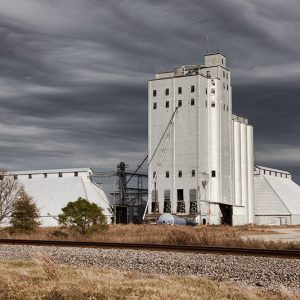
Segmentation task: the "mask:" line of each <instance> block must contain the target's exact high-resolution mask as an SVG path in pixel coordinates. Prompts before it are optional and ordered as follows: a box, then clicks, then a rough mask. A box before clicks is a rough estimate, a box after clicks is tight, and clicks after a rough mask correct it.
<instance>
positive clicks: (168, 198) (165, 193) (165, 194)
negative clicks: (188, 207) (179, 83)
mask: <svg viewBox="0 0 300 300" xmlns="http://www.w3.org/2000/svg"><path fill="white" fill-rule="evenodd" d="M170 199H171V197H170V190H164V201H170Z"/></svg>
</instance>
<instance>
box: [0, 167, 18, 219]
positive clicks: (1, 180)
mask: <svg viewBox="0 0 300 300" xmlns="http://www.w3.org/2000/svg"><path fill="white" fill-rule="evenodd" d="M21 191H22V185H21V183H20V182H19V180H18V179H14V177H13V176H11V175H9V174H8V173H7V172H6V171H5V170H0V223H3V222H4V221H5V220H6V219H7V218H8V217H9V216H10V215H11V213H12V211H13V205H14V203H15V202H16V201H17V200H18V198H19V196H20V193H21Z"/></svg>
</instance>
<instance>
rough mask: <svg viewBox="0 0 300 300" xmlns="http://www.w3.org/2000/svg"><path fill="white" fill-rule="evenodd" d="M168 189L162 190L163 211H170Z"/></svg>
mask: <svg viewBox="0 0 300 300" xmlns="http://www.w3.org/2000/svg"><path fill="white" fill-rule="evenodd" d="M170 199H171V197H170V190H164V213H170V212H171V201H170Z"/></svg>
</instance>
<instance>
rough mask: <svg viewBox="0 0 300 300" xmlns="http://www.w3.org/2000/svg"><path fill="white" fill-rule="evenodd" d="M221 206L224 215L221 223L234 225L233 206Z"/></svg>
mask: <svg viewBox="0 0 300 300" xmlns="http://www.w3.org/2000/svg"><path fill="white" fill-rule="evenodd" d="M219 205H220V209H221V213H222V219H221V223H222V224H225V225H232V205H227V204H219Z"/></svg>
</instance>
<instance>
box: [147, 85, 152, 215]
mask: <svg viewBox="0 0 300 300" xmlns="http://www.w3.org/2000/svg"><path fill="white" fill-rule="evenodd" d="M151 92H152V82H151V81H148V187H149V188H148V201H147V206H148V208H146V209H148V212H149V210H150V209H149V204H150V205H151V202H152V195H151V189H150V187H151V186H152V163H150V164H149V160H150V158H151V157H152V143H153V137H152V101H151V96H152V94H151Z"/></svg>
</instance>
